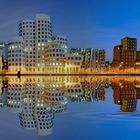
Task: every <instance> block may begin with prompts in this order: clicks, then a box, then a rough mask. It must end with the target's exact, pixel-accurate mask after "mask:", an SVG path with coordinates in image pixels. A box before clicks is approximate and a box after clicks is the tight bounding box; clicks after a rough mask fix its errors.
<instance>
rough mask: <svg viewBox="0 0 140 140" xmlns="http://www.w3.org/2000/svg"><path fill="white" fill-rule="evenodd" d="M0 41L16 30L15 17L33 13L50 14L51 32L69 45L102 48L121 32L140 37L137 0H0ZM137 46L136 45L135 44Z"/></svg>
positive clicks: (110, 47)
mask: <svg viewBox="0 0 140 140" xmlns="http://www.w3.org/2000/svg"><path fill="white" fill-rule="evenodd" d="M0 3H1V4H0V41H6V40H9V38H10V37H11V36H13V35H17V34H18V21H19V20H21V19H28V18H29V19H30V18H34V14H36V13H46V14H48V15H50V16H51V18H52V22H53V32H54V33H55V34H62V35H66V36H67V37H68V40H69V47H86V48H88V47H93V48H105V49H106V50H107V59H108V60H111V59H112V50H113V46H114V45H117V44H119V43H120V39H121V38H122V37H124V36H130V37H136V38H138V44H139V37H140V8H139V5H140V1H139V0H69V1H68V0H20V1H19V0H0ZM138 48H140V47H138Z"/></svg>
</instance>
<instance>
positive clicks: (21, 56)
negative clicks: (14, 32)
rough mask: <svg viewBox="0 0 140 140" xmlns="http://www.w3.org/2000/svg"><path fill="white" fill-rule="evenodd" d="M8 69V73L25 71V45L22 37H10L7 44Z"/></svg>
mask: <svg viewBox="0 0 140 140" xmlns="http://www.w3.org/2000/svg"><path fill="white" fill-rule="evenodd" d="M8 70H9V72H10V73H17V72H21V73H24V72H25V47H24V41H23V38H22V37H12V38H11V40H10V42H9V44H8Z"/></svg>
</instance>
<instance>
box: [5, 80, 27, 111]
mask: <svg viewBox="0 0 140 140" xmlns="http://www.w3.org/2000/svg"><path fill="white" fill-rule="evenodd" d="M8 83H9V84H8V93H7V106H8V108H9V109H10V111H11V112H15V113H20V112H21V111H22V107H23V96H24V92H25V86H24V84H23V83H22V82H21V80H20V79H18V78H11V79H10V80H9V82H8Z"/></svg>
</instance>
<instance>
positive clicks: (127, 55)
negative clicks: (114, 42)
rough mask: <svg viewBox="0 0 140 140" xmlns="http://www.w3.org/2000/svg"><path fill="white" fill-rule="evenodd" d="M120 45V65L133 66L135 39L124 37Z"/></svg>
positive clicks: (135, 49)
mask: <svg viewBox="0 0 140 140" xmlns="http://www.w3.org/2000/svg"><path fill="white" fill-rule="evenodd" d="M121 45H122V46H123V47H122V67H123V69H126V68H134V66H135V61H136V51H137V39H136V38H130V37H125V38H123V39H121Z"/></svg>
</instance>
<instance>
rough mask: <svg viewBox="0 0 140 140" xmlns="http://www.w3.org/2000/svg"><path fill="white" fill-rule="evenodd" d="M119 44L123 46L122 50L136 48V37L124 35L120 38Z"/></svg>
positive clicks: (133, 49)
mask: <svg viewBox="0 0 140 140" xmlns="http://www.w3.org/2000/svg"><path fill="white" fill-rule="evenodd" d="M121 45H122V46H123V50H132V51H136V50H137V39H136V38H130V37H125V38H123V39H121Z"/></svg>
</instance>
